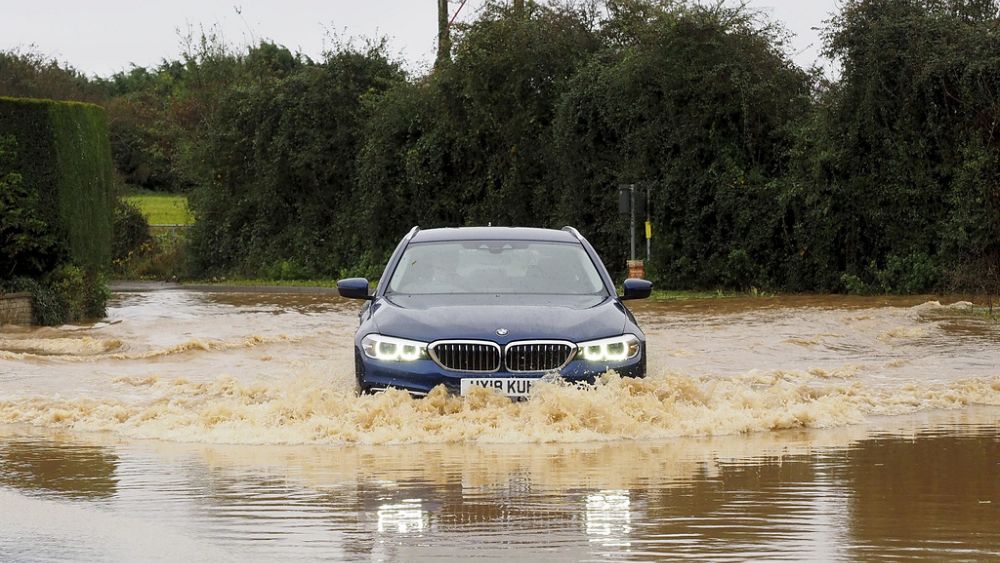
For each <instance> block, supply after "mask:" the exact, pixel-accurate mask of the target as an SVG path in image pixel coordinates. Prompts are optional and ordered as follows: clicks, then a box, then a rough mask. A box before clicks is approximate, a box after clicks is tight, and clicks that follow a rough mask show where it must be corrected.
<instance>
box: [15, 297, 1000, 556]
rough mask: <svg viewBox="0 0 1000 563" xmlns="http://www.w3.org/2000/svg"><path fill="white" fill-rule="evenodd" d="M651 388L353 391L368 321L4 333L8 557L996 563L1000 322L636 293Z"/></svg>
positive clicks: (281, 300)
mask: <svg viewBox="0 0 1000 563" xmlns="http://www.w3.org/2000/svg"><path fill="white" fill-rule="evenodd" d="M633 307H634V311H635V313H636V315H637V316H638V317H639V319H640V323H641V324H642V325H643V327H644V328H645V329H646V332H647V336H648V339H649V354H650V358H649V366H650V376H649V377H648V378H647V379H646V380H641V381H633V380H621V379H619V378H617V377H616V376H614V375H613V374H609V375H607V376H606V377H605V378H604V380H602V381H601V382H600V384H599V385H597V386H596V388H594V389H576V388H567V387H560V386H558V385H546V386H543V387H542V388H540V389H539V390H538V392H537V393H536V394H535V395H534V396H533V397H532V398H531V400H529V401H527V402H523V403H511V402H510V401H508V400H505V399H500V398H498V397H494V396H491V395H490V394H489V393H488V392H486V391H485V390H484V391H483V392H482V393H477V394H475V395H473V396H470V397H467V398H465V399H462V398H457V397H450V396H447V395H445V394H443V393H435V394H432V395H431V396H430V397H428V398H426V399H423V400H413V399H411V398H410V397H409V396H407V395H406V394H404V393H397V392H390V393H385V394H382V395H379V396H374V397H362V398H357V397H354V396H353V395H352V394H351V391H352V385H353V384H352V377H353V369H352V361H353V358H352V352H351V349H350V337H351V334H352V333H353V330H354V328H355V326H356V324H357V319H356V310H357V304H356V303H351V302H346V301H342V300H340V299H338V298H336V297H334V296H331V295H329V294H316V295H313V294H308V293H297V294H290V295H285V294H247V293H206V292H198V291H182V290H171V291H155V292H147V293H122V294H118V295H117V296H116V297H115V299H114V302H113V303H112V307H111V309H110V314H109V319H108V321H106V322H103V323H99V324H96V325H87V326H67V327H60V328H55V329H35V330H14V329H6V330H2V331H0V560H2V561H7V560H14V561H22V560H26V561H30V560H109V561H133V560H213V561H214V560H271V559H292V558H296V559H334V560H340V559H349V560H372V559H374V560H407V561H409V560H420V559H433V560H441V559H455V560H466V559H472V558H478V559H493V560H513V559H521V560H524V559H526V558H529V559H541V558H545V559H551V560H590V559H593V560H596V559H607V558H613V559H628V560H649V559H672V558H692V559H697V560H704V559H746V558H787V559H795V560H803V559H809V560H851V559H865V560H867V559H872V558H879V557H894V558H904V559H919V558H925V559H935V560H939V559H965V560H983V559H998V558H1000V327H998V326H997V325H996V324H990V323H989V322H986V321H985V320H984V319H982V318H981V317H978V316H975V315H972V314H969V312H968V311H967V310H966V307H967V306H966V305H965V304H963V303H962V302H961V301H960V300H958V299H955V298H953V299H948V298H900V299H884V298H877V299H876V298H847V297H829V296H823V297H780V298H756V299H723V300H708V301H686V302H644V303H637V304H635V305H634V306H633Z"/></svg>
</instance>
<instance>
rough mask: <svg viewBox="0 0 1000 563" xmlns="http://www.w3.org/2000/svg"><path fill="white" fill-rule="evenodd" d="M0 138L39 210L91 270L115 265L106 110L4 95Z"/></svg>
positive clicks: (71, 254)
mask: <svg viewBox="0 0 1000 563" xmlns="http://www.w3.org/2000/svg"><path fill="white" fill-rule="evenodd" d="M0 137H13V139H14V145H15V148H14V153H15V154H14V157H13V162H12V163H11V168H12V169H13V170H15V171H16V172H18V173H19V174H20V177H21V185H22V186H23V187H24V188H25V189H26V190H27V191H29V192H32V193H35V194H37V196H38V199H37V201H38V202H39V206H38V212H39V214H40V215H41V218H42V220H43V221H44V222H45V223H46V224H48V225H49V226H50V228H51V229H52V230H53V231H54V232H55V234H56V235H57V237H58V238H59V240H60V241H61V242H62V243H63V245H64V246H65V248H66V249H67V251H68V254H69V258H70V261H71V262H72V263H74V264H77V265H79V266H81V267H83V268H84V269H86V270H94V271H106V270H107V269H108V268H109V266H110V264H111V240H112V208H113V195H112V170H113V169H112V161H111V147H110V144H109V141H108V125H107V120H106V118H105V114H104V110H103V109H102V108H100V107H98V106H95V105H92V104H83V103H77V102H57V101H52V100H36V99H24V98H4V97H0Z"/></svg>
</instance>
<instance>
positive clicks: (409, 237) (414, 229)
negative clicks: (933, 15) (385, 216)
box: [403, 225, 420, 240]
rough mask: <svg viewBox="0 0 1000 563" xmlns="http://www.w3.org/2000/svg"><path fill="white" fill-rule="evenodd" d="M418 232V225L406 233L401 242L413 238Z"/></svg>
mask: <svg viewBox="0 0 1000 563" xmlns="http://www.w3.org/2000/svg"><path fill="white" fill-rule="evenodd" d="M419 232H420V225H414V227H413V228H412V229H410V232H408V233H406V236H405V237H403V240H410V239H411V238H413V236H414V235H416V234H417V233H419Z"/></svg>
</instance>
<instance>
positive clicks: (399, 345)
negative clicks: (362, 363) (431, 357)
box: [361, 334, 427, 362]
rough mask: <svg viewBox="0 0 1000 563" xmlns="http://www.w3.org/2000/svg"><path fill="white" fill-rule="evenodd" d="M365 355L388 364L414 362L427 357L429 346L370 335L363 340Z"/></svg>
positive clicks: (400, 339)
mask: <svg viewBox="0 0 1000 563" xmlns="http://www.w3.org/2000/svg"><path fill="white" fill-rule="evenodd" d="M361 349H362V350H364V351H365V355H366V356H368V357H369V358H373V359H376V360H384V361H386V362H412V361H414V360H419V359H421V358H425V357H427V344H426V343H424V342H416V341H414V340H404V339H402V338H393V337H391V336H382V335H381V334H369V335H368V336H366V337H364V338H362V339H361Z"/></svg>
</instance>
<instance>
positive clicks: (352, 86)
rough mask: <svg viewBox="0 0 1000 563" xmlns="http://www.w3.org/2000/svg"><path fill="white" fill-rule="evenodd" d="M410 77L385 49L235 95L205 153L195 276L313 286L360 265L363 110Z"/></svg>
mask: <svg viewBox="0 0 1000 563" xmlns="http://www.w3.org/2000/svg"><path fill="white" fill-rule="evenodd" d="M402 77H403V75H402V72H401V71H400V70H399V67H398V65H397V64H396V63H393V62H392V61H390V60H389V59H388V58H387V57H386V56H385V54H384V50H383V49H382V47H381V46H378V45H375V46H370V47H368V48H366V49H355V48H352V47H350V46H345V47H344V48H342V49H341V50H339V51H335V52H330V53H328V54H327V55H326V57H325V59H324V60H323V61H322V62H319V63H310V64H303V65H301V66H294V65H293V68H286V67H284V66H281V67H279V72H276V73H275V74H274V75H271V76H268V75H260V76H254V77H253V79H252V80H248V81H246V82H243V83H240V84H238V85H234V86H233V87H232V88H230V89H229V90H228V91H227V92H226V93H225V94H224V95H223V96H222V98H221V103H220V104H219V105H218V106H217V107H215V108H214V112H213V113H212V114H211V116H210V117H209V119H208V121H207V122H206V123H205V127H204V144H203V145H202V146H201V147H200V149H199V150H200V151H201V153H200V154H201V155H202V158H201V159H200V160H201V161H203V162H205V163H206V167H205V169H204V171H203V179H204V183H203V184H202V185H201V186H200V187H199V188H198V189H196V190H195V191H194V192H193V193H192V196H191V206H192V208H193V210H194V212H195V214H196V216H197V217H198V221H197V223H196V224H195V226H194V227H193V230H192V233H191V237H192V238H191V249H192V257H193V260H194V266H195V268H196V270H197V271H199V272H202V273H209V274H211V273H222V272H229V271H235V272H238V273H240V274H243V275H259V274H268V273H275V274H277V275H280V276H294V277H306V276H313V277H315V276H323V275H330V274H332V273H334V272H336V271H337V270H338V269H339V268H340V267H342V265H344V264H348V263H351V262H352V261H353V260H356V259H358V258H359V257H360V256H361V254H362V253H363V251H364V249H365V248H366V247H367V244H368V241H367V237H368V234H367V233H366V231H367V225H365V224H364V222H363V219H362V217H363V216H364V215H363V213H362V209H361V207H360V204H359V201H360V198H359V197H358V196H359V195H360V193H361V190H360V188H359V186H358V185H357V184H356V182H355V179H356V176H357V174H356V167H355V162H356V155H357V152H358V147H359V144H360V134H361V129H362V128H361V126H362V123H363V116H364V113H363V105H364V100H365V99H367V98H368V97H370V96H375V95H378V94H379V93H381V92H383V91H385V90H386V89H387V88H389V87H390V86H391V85H392V84H394V83H396V82H398V81H400V80H401V79H402ZM282 263H286V265H288V267H286V268H282V267H281V266H280V265H281V264H282ZM269 264H277V265H278V267H277V269H275V268H269V267H268V266H267V265H269ZM266 270H270V272H268V271H266Z"/></svg>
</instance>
